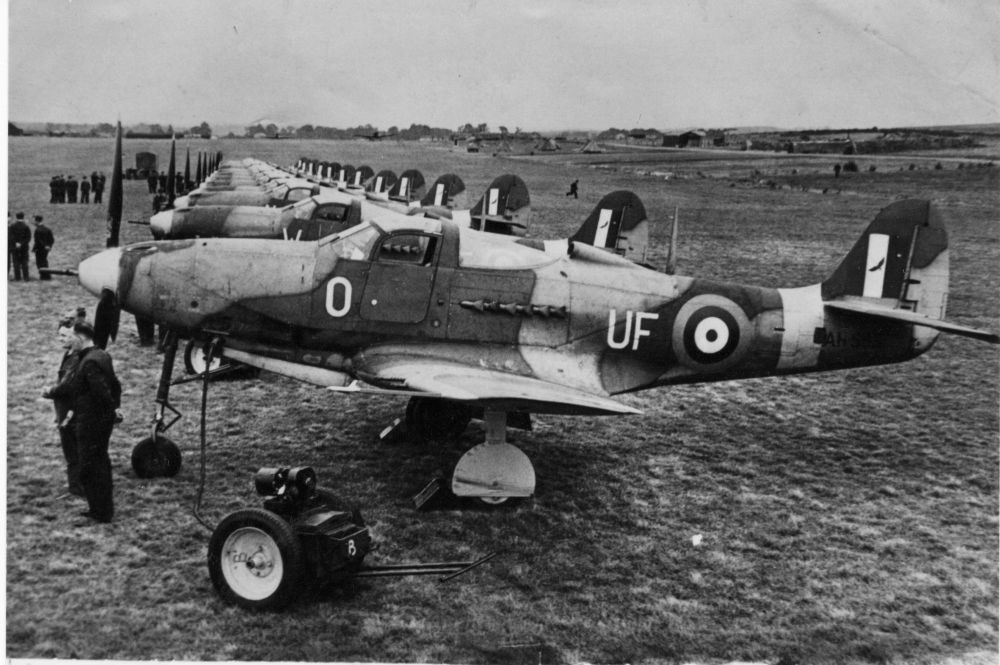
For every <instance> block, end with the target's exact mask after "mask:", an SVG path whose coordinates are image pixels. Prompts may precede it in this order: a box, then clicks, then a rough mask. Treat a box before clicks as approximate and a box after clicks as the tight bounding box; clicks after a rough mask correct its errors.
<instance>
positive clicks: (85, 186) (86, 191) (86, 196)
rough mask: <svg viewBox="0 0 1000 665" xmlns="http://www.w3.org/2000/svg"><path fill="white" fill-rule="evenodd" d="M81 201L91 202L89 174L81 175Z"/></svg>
mask: <svg viewBox="0 0 1000 665" xmlns="http://www.w3.org/2000/svg"><path fill="white" fill-rule="evenodd" d="M80 203H90V181H89V180H87V176H85V175H84V176H80Z"/></svg>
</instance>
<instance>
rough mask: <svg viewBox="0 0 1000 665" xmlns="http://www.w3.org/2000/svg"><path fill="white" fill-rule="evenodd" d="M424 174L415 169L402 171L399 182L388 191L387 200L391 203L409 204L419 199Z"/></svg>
mask: <svg viewBox="0 0 1000 665" xmlns="http://www.w3.org/2000/svg"><path fill="white" fill-rule="evenodd" d="M424 184H426V183H425V182H424V174H423V173H421V172H420V171H418V170H417V169H407V170H405V171H403V172H402V173H401V174H400V176H399V180H397V181H396V183H395V184H394V185H393V186H392V187H391V188H390V189H389V198H390V199H392V200H393V201H403V202H404V203H409V202H410V201H413V200H414V199H419V198H420V196H421V195H422V194H423V191H424Z"/></svg>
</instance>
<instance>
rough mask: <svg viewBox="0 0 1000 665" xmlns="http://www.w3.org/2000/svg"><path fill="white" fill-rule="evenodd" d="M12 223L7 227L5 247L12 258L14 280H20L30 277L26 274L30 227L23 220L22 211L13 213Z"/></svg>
mask: <svg viewBox="0 0 1000 665" xmlns="http://www.w3.org/2000/svg"><path fill="white" fill-rule="evenodd" d="M15 217H16V219H15V220H14V223H13V224H11V225H10V227H8V229H7V247H9V248H10V250H11V258H12V259H14V281H15V282H20V281H22V280H23V281H25V282H27V281H28V280H30V279H31V275H29V274H28V252H29V250H30V248H31V227H29V226H28V225H27V224H26V223H25V221H24V213H23V212H19V213H17V215H15Z"/></svg>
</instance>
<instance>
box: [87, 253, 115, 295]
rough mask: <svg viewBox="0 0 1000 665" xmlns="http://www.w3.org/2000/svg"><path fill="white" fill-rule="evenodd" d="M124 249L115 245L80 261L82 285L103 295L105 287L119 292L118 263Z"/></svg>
mask: <svg viewBox="0 0 1000 665" xmlns="http://www.w3.org/2000/svg"><path fill="white" fill-rule="evenodd" d="M121 255H122V250H121V249H119V248H117V247H115V248H113V249H106V250H104V251H103V252H99V253H97V254H94V255H93V256H91V257H90V258H88V259H84V260H83V261H81V262H80V267H79V273H80V285H81V286H82V287H83V288H85V289H87V290H88V291H90V292H91V293H93V294H94V295H95V296H99V295H101V291H103V290H104V289H110V290H111V291H112V292H115V293H117V292H118V272H119V269H118V265H119V263H118V262H119V259H121Z"/></svg>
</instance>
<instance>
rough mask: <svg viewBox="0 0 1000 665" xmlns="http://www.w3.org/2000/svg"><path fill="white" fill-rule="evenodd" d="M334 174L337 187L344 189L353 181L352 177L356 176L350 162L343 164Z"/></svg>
mask: <svg viewBox="0 0 1000 665" xmlns="http://www.w3.org/2000/svg"><path fill="white" fill-rule="evenodd" d="M333 175H334V178H333V179H334V180H335V181H336V184H337V187H340V188H341V189H343V188H344V187H347V185H348V184H349V183H350V182H351V178H353V177H354V167H353V166H351V165H350V164H341V165H340V170H339V171H337V172H336V173H335V174H333Z"/></svg>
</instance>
